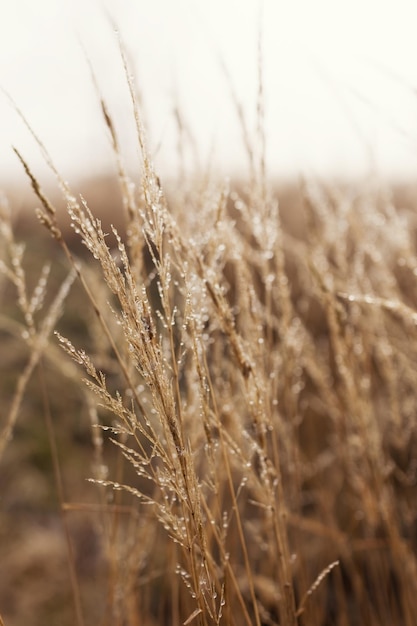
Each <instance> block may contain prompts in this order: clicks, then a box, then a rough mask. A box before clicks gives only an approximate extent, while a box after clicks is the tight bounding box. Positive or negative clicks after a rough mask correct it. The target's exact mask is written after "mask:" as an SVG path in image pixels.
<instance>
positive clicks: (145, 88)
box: [0, 0, 417, 180]
mask: <svg viewBox="0 0 417 626" xmlns="http://www.w3.org/2000/svg"><path fill="white" fill-rule="evenodd" d="M262 4H263V9H262V18H260V14H261V11H260V5H261V2H260V0H153V1H152V2H148V1H146V2H145V1H144V0H107V1H106V0H102V1H99V0H37V1H36V2H34V1H33V0H10V1H9V2H7V1H6V0H0V85H1V87H2V88H3V89H5V90H7V92H9V93H10V94H11V95H12V96H13V98H14V100H15V101H16V102H17V104H18V105H19V107H20V108H21V109H22V110H23V111H24V113H25V115H26V116H27V118H28V120H29V121H30V123H31V124H32V125H33V127H34V129H35V130H36V132H37V133H38V134H39V135H40V136H41V138H42V140H43V141H44V142H45V144H46V146H47V147H48V149H49V150H50V152H51V154H52V156H53V157H54V159H55V160H56V163H57V165H58V167H59V168H60V169H61V170H62V171H63V173H64V175H68V176H72V175H75V174H76V173H81V174H88V173H91V174H95V173H97V172H99V171H100V169H101V168H102V167H103V165H105V164H106V163H108V162H109V160H110V158H111V155H110V150H109V147H108V141H107V137H106V132H105V130H104V128H103V124H102V121H101V118H100V115H99V108H98V104H97V98H96V96H95V93H94V89H93V87H92V84H91V79H90V76H89V70H88V67H87V63H86V61H85V57H84V53H83V51H82V46H81V45H80V41H81V42H82V44H83V46H84V48H85V49H86V51H87V54H88V56H89V58H90V60H91V62H92V64H93V66H94V68H95V71H96V74H97V78H98V81H99V84H100V88H101V89H102V91H103V94H104V96H105V98H106V100H107V101H108V104H109V108H110V111H111V112H112V113H113V115H114V117H115V120H116V123H117V126H118V130H119V132H120V135H121V138H122V141H123V148H124V150H125V152H126V155H127V156H128V158H129V157H130V156H132V155H133V156H134V155H135V150H136V144H135V141H134V133H133V128H132V123H131V121H132V120H131V112H130V105H129V100H128V96H127V89H126V82H125V80H124V77H123V70H122V66H121V61H120V56H119V53H118V46H117V35H116V33H115V31H114V28H113V26H112V24H111V20H110V19H109V15H111V16H112V18H113V19H114V20H115V22H117V24H118V28H119V31H120V34H121V37H122V39H123V41H124V42H125V44H126V47H127V49H128V50H129V54H130V57H131V59H132V68H133V71H134V74H135V79H136V81H137V84H138V87H139V89H140V91H141V93H142V96H143V109H144V115H145V118H146V121H147V123H148V126H149V144H150V147H151V150H152V153H153V154H154V158H155V161H156V164H157V167H158V168H159V169H160V170H162V171H163V172H164V173H167V174H173V175H175V174H176V173H177V169H178V158H177V154H176V142H177V134H176V125H175V118H174V115H173V109H174V107H175V106H179V107H180V110H181V112H182V115H183V117H184V119H185V121H186V123H187V128H188V131H187V132H189V135H190V137H192V139H190V138H188V139H187V140H186V142H185V146H186V154H185V158H186V161H187V162H188V163H189V164H194V163H196V162H199V163H200V165H201V167H205V166H206V165H207V163H208V162H209V161H211V162H213V163H215V164H216V166H218V167H219V168H222V171H223V172H224V173H230V174H231V173H233V172H235V171H236V170H239V169H240V168H242V167H245V165H246V157H245V152H244V149H243V145H242V138H241V132H240V129H239V124H238V121H237V116H236V113H235V110H234V107H233V104H232V98H231V96H230V86H229V84H228V82H227V80H226V78H225V75H224V73H223V72H222V70H221V63H220V59H222V60H223V62H224V63H225V64H226V66H227V67H228V70H229V72H230V75H231V77H232V81H233V84H234V88H235V92H236V94H237V95H238V97H239V99H240V100H241V102H242V104H243V106H244V109H245V112H246V115H247V118H248V124H249V128H250V131H251V132H254V129H255V125H256V118H255V110H256V93H257V39H258V31H259V23H260V22H261V23H262V29H263V37H262V41H263V72H264V88H265V107H266V108H265V125H266V132H267V155H268V168H269V171H270V173H272V174H275V175H277V176H287V175H291V174H297V173H298V172H300V171H303V172H307V173H313V174H319V175H326V174H329V173H331V174H344V175H358V174H359V175H363V174H366V173H367V172H369V171H370V170H376V171H378V172H380V173H382V174H389V175H391V176H395V177H401V178H404V177H407V176H408V177H415V176H416V174H417V92H416V89H417V62H416V59H417V54H416V53H417V43H416V41H417V39H416V36H415V27H416V23H417V2H416V0H395V1H392V0H383V1H381V0H350V1H349V2H347V1H345V0H343V1H342V0H314V1H313V0H291V1H290V2H289V1H288V0H285V1H282V0H264V2H263V3H262ZM193 142H195V144H196V145H197V153H196V152H195V149H194V147H193ZM12 144H13V145H16V146H17V147H19V148H20V149H21V151H22V152H23V153H24V154H25V155H26V156H27V158H28V159H29V160H30V162H31V163H32V165H33V166H34V167H35V168H38V169H37V171H43V166H42V164H41V162H40V160H39V156H38V152H37V150H36V148H35V147H34V145H33V141H32V140H31V139H30V137H29V134H28V132H27V130H26V129H25V128H24V126H23V124H22V123H21V121H20V120H19V118H18V116H17V115H16V113H15V112H14V111H13V109H12V107H11V106H10V104H9V102H8V100H7V98H6V97H5V96H4V95H3V94H1V93H0V180H4V179H5V178H7V179H9V180H10V178H12V177H14V176H15V175H16V173H17V172H18V171H19V170H18V166H17V163H16V158H15V157H14V155H13V154H12V151H11V145H12Z"/></svg>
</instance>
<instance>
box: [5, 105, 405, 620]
mask: <svg viewBox="0 0 417 626" xmlns="http://www.w3.org/2000/svg"><path fill="white" fill-rule="evenodd" d="M133 104H134V106H135V100H134V98H133ZM103 112H104V119H105V124H106V126H107V131H108V132H109V135H110V138H111V141H112V145H113V148H114V153H115V157H116V163H117V167H118V176H117V182H118V184H119V189H117V187H116V184H115V183H114V181H113V183H112V182H111V181H104V180H103V181H101V183H100V184H96V185H93V186H91V185H90V186H89V185H84V186H83V183H80V188H81V187H83V194H84V195H83V196H80V195H79V194H78V189H74V190H71V189H70V188H69V187H68V185H67V183H65V181H64V180H63V179H61V177H60V175H59V174H58V173H57V183H58V186H59V187H60V188H61V199H60V200H57V202H58V204H59V203H60V204H62V203H63V204H64V206H65V205H66V206H67V211H68V214H67V216H66V217H65V216H64V211H63V210H62V208H58V209H56V202H55V200H53V201H51V200H49V199H48V197H47V196H46V194H45V193H44V192H43V190H42V188H41V183H40V182H38V181H37V180H36V177H35V176H36V175H35V172H32V170H31V167H30V165H27V164H26V163H25V161H24V157H20V158H21V159H22V165H23V168H24V169H26V174H27V179H28V183H27V185H28V188H29V187H30V186H32V189H33V190H34V191H35V194H36V196H37V198H35V197H30V198H29V199H28V201H27V203H28V205H30V207H31V209H30V212H29V213H26V212H24V213H21V214H20V218H19V220H16V219H15V218H13V217H12V216H13V206H10V207H9V206H8V204H7V201H6V199H4V200H3V202H2V205H1V206H2V209H1V229H0V236H1V246H0V250H1V255H2V256H1V266H0V269H1V270H2V272H1V274H0V279H1V282H0V288H1V303H2V311H1V317H0V321H1V323H0V332H1V341H2V344H1V345H2V348H1V360H0V367H1V377H0V380H1V383H0V394H1V406H2V415H1V424H0V426H1V433H0V455H1V458H0V462H1V464H2V466H1V472H0V490H1V491H0V492H1V500H0V519H1V524H0V533H1V535H0V550H1V558H0V615H1V617H2V619H3V621H4V624H5V626H10V625H13V626H21V625H22V626H23V625H24V624H25V625H26V624H31V625H32V626H37V625H38V624H39V625H40V624H45V623H47V624H60V626H65V625H67V624H68V625H69V624H77V625H78V626H79V625H81V624H85V625H86V626H87V625H89V624H102V625H103V626H104V625H108V626H110V625H111V626H115V625H118V626H119V625H120V626H122V625H129V626H136V625H139V624H140V625H141V626H154V625H155V626H156V625H165V624H166V625H167V626H168V625H177V624H178V625H179V624H199V625H200V626H209V625H214V624H224V625H225V626H242V625H245V624H246V625H247V626H249V625H252V624H253V625H257V626H261V625H275V624H280V625H281V626H284V625H285V626H290V625H291V626H295V625H300V626H301V625H303V626H304V625H305V626H330V625H337V626H355V625H357V624H366V625H369V626H400V625H401V626H403V625H405V626H413V625H414V624H415V623H416V621H415V620H416V618H415V614H416V608H417V606H416V597H417V568H416V549H417V545H416V539H417V498H416V478H417V438H416V435H417V426H416V409H417V403H416V392H415V389H416V383H417V376H416V362H417V341H416V335H417V279H416V276H417V255H416V244H417V238H416V235H417V220H416V198H417V195H414V192H410V195H409V196H406V195H404V192H402V193H399V192H394V191H393V190H390V189H388V188H387V187H386V186H385V185H384V184H383V183H382V182H381V181H378V180H376V179H370V180H367V181H363V182H362V184H361V185H347V184H345V185H336V184H335V183H332V184H330V183H325V182H321V183H317V182H315V181H303V182H301V183H300V184H299V185H293V186H292V187H291V188H290V187H288V188H284V187H282V186H281V187H278V188H276V187H275V186H274V184H273V182H274V181H273V180H270V179H269V178H268V177H267V176H266V174H265V168H264V162H263V157H262V154H263V152H262V136H261V135H260V137H259V139H260V141H259V145H258V147H259V146H260V150H259V151H257V149H256V146H255V147H254V148H253V153H252V152H251V151H252V148H251V147H250V146H248V151H249V156H250V157H251V158H250V162H251V163H252V168H251V169H250V171H249V173H248V176H247V177H246V178H245V179H242V180H241V181H238V182H225V180H226V174H227V173H225V177H224V179H223V180H222V179H220V180H219V179H213V178H210V177H207V178H206V179H204V178H201V177H200V178H193V177H192V176H189V177H188V178H187V177H185V178H183V179H182V180H179V181H178V182H177V183H175V182H173V181H169V182H168V183H167V184H166V185H165V183H164V181H163V180H160V179H159V177H158V176H157V174H156V173H155V171H154V169H153V165H152V163H151V160H150V158H149V155H148V152H147V148H146V141H145V135H144V131H143V129H142V126H141V123H140V118H139V113H138V111H136V114H137V131H138V142H139V146H140V149H141V154H142V159H143V167H142V172H141V175H140V177H138V179H134V180H130V179H129V177H128V175H127V174H126V171H125V169H124V166H123V163H122V160H121V155H120V153H119V149H118V143H117V137H116V131H115V127H114V123H113V121H112V120H111V118H110V116H109V114H108V112H107V110H106V109H105V107H104V105H103ZM257 154H258V156H257ZM51 167H52V169H53V164H51ZM107 189H108V191H106V192H105V193H104V192H103V190H107ZM100 190H101V192H100ZM12 195H13V194H11V196H12ZM84 197H85V199H84ZM63 201H64V202H63ZM10 202H11V205H13V198H12V197H11V200H10ZM90 206H91V207H94V212H92V211H90V208H89V207H90ZM35 207H37V218H38V221H40V222H41V224H39V223H38V222H33V216H34V214H35V211H34V208H35ZM69 222H71V226H72V228H70V227H69ZM111 224H116V225H117V230H116V228H113V227H112V226H111ZM42 225H43V227H44V228H42ZM22 241H23V242H24V244H25V248H23V246H22ZM55 329H56V330H57V331H58V333H56V334H54V330H55ZM86 479H92V480H86Z"/></svg>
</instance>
